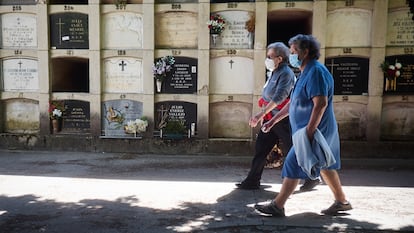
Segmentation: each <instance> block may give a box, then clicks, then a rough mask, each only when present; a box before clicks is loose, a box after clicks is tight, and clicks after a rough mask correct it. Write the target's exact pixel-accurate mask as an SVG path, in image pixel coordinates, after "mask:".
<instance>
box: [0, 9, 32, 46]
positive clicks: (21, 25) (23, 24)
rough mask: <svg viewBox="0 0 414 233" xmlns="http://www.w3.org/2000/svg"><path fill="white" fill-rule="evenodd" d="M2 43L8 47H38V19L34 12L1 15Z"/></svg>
mask: <svg viewBox="0 0 414 233" xmlns="http://www.w3.org/2000/svg"><path fill="white" fill-rule="evenodd" d="M1 42H2V43H1V44H2V47H3V48H7V47H24V48H35V47H37V20H36V15H34V14H25V13H7V14H2V15H1Z"/></svg>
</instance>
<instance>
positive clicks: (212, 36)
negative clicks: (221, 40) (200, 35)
mask: <svg viewBox="0 0 414 233" xmlns="http://www.w3.org/2000/svg"><path fill="white" fill-rule="evenodd" d="M218 36H219V34H211V40H212V42H213V45H214V46H216V44H217V38H218Z"/></svg>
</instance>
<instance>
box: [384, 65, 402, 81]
mask: <svg viewBox="0 0 414 233" xmlns="http://www.w3.org/2000/svg"><path fill="white" fill-rule="evenodd" d="M401 67H402V65H401V63H399V62H397V61H395V64H394V65H391V64H389V63H388V62H387V61H384V62H383V63H382V64H381V69H382V72H383V73H384V75H385V77H386V78H387V79H389V80H393V79H394V78H396V77H399V76H400V75H401V72H400V69H401Z"/></svg>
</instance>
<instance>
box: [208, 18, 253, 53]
mask: <svg viewBox="0 0 414 233" xmlns="http://www.w3.org/2000/svg"><path fill="white" fill-rule="evenodd" d="M217 13H218V14H220V15H221V16H223V18H224V20H225V21H226V25H225V27H224V31H223V32H222V33H221V34H220V35H219V37H218V39H217V42H216V43H215V44H214V42H213V41H212V39H211V43H210V44H211V45H210V46H211V47H212V48H244V49H250V48H251V47H252V43H253V41H252V39H253V37H252V34H249V32H248V31H247V29H246V28H245V25H246V22H247V21H248V20H249V19H250V15H249V12H248V11H221V12H217Z"/></svg>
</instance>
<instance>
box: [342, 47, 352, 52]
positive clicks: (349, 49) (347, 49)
mask: <svg viewBox="0 0 414 233" xmlns="http://www.w3.org/2000/svg"><path fill="white" fill-rule="evenodd" d="M343 52H344V53H352V48H343Z"/></svg>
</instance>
